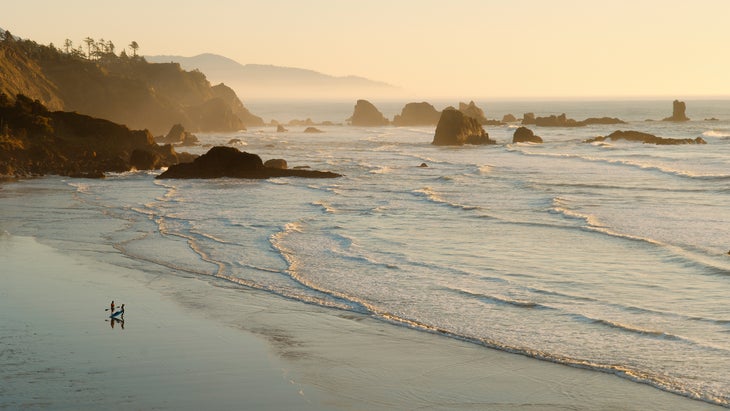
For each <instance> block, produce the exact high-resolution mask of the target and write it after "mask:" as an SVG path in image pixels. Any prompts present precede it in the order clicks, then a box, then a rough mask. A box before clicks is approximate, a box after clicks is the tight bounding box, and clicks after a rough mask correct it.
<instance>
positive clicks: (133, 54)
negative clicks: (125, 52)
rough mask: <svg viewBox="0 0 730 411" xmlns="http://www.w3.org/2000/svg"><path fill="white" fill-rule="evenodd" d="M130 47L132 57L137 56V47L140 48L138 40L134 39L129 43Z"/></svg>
mask: <svg viewBox="0 0 730 411" xmlns="http://www.w3.org/2000/svg"><path fill="white" fill-rule="evenodd" d="M129 47H130V48H131V49H132V57H137V49H138V48H139V44H137V42H136V41H132V42H131V43H129Z"/></svg>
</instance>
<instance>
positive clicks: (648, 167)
mask: <svg viewBox="0 0 730 411" xmlns="http://www.w3.org/2000/svg"><path fill="white" fill-rule="evenodd" d="M508 151H510V152H513V153H518V154H522V155H525V156H539V157H552V158H566V159H574V160H579V161H586V162H591V163H604V164H609V165H616V166H625V167H631V168H634V169H639V170H645V171H655V172H659V173H662V174H666V175H670V176H674V177H681V178H687V179H692V180H704V181H724V180H730V174H701V173H695V172H692V171H688V170H680V169H675V168H671V167H667V166H665V165H659V164H649V163H640V162H636V161H631V160H617V159H609V158H601V157H593V156H585V155H579V154H568V153H535V152H529V151H525V150H519V149H516V148H514V149H510V150H508Z"/></svg>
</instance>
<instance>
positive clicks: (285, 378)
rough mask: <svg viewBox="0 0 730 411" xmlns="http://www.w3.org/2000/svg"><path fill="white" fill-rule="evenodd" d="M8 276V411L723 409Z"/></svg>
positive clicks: (369, 339) (131, 283)
mask: <svg viewBox="0 0 730 411" xmlns="http://www.w3.org/2000/svg"><path fill="white" fill-rule="evenodd" d="M0 265H2V266H3V267H5V268H6V269H7V272H6V273H5V274H3V275H2V277H0V281H1V282H2V287H0V319H2V321H0V340H1V341H3V342H4V343H7V344H4V345H5V346H6V347H7V348H5V351H4V353H3V354H2V356H0V365H2V366H1V367H0V379H2V380H3V384H2V388H0V409H3V408H16V407H18V408H20V407H25V408H30V409H34V408H40V409H44V408H53V409H72V408H73V409H95V408H101V407H106V408H110V409H115V408H128V407H129V406H132V407H133V408H142V409H144V408H158V409H197V408H200V407H203V408H209V409H210V408H213V409H230V408H234V409H235V408H251V407H253V408H256V409H272V410H274V409H304V410H306V409H312V410H315V409H316V410H326V409H333V410H334V409H393V410H399V409H455V408H458V409H480V410H482V409H524V410H528V409H555V410H558V409H624V410H648V409H656V410H663V409H685V410H695V409H696V410H701V409H721V407H718V406H714V405H711V404H708V403H704V402H701V401H698V400H692V399H688V398H685V397H681V396H678V395H675V394H671V393H668V392H664V391H661V390H659V389H656V388H653V387H650V386H648V385H644V384H638V383H635V382H631V381H629V380H627V379H623V378H620V377H618V376H615V375H611V374H606V373H600V372H595V371H589V370H583V369H578V368H573V367H569V366H564V365H560V364H554V363H550V362H546V361H539V360H536V359H532V358H528V357H524V356H521V355H517V354H510V353H506V352H502V351H497V350H494V349H490V348H485V347H483V346H479V345H476V344H473V343H468V342H464V341H460V340H456V339H453V338H448V337H444V336H440V335H436V334H433V333H426V332H422V331H418V330H414V329H410V328H407V327H401V326H395V325H392V324H388V323H385V322H383V321H379V320H376V319H373V318H370V317H368V316H366V315H362V314H357V313H351V312H345V311H339V310H334V309H328V308H323V307H319V306H314V305H309V304H302V303H299V302H295V301H290V300H286V299H284V298H280V297H277V296H274V295H270V294H267V293H265V292H262V291H257V290H251V289H247V288H243V287H241V286H237V285H234V284H230V283H228V282H226V281H224V280H220V279H216V278H213V277H211V278H200V277H195V276H180V275H177V274H175V273H173V272H171V271H172V270H167V271H170V274H171V275H164V274H162V275H160V274H159V273H158V274H155V273H152V272H145V271H141V270H138V269H130V268H123V267H120V266H118V265H112V264H107V263H102V262H99V261H97V260H96V259H91V258H90V257H88V256H84V255H81V254H80V253H78V252H71V253H68V252H61V251H59V250H57V249H55V248H52V247H50V246H47V245H44V244H42V243H41V242H38V241H37V240H36V239H34V238H30V237H15V236H12V235H0ZM3 271H4V272H5V271H6V270H3ZM28 274H33V275H32V276H29V275H28ZM111 299H115V301H116V302H117V305H120V304H121V303H126V319H125V320H126V321H125V323H126V324H125V328H124V329H121V328H120V327H119V326H117V327H115V328H111V327H110V325H111V324H110V323H109V322H108V321H104V322H102V320H105V319H106V318H105V317H106V316H107V315H106V314H104V311H102V310H103V309H104V308H108V305H109V300H111ZM97 311H98V312H97ZM41 388H42V389H41Z"/></svg>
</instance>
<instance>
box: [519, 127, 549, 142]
mask: <svg viewBox="0 0 730 411" xmlns="http://www.w3.org/2000/svg"><path fill="white" fill-rule="evenodd" d="M512 143H542V138H541V137H540V136H536V135H535V133H534V132H533V131H532V130H530V129H529V128H527V127H520V128H518V129H517V130H515V133H514V134H513V135H512Z"/></svg>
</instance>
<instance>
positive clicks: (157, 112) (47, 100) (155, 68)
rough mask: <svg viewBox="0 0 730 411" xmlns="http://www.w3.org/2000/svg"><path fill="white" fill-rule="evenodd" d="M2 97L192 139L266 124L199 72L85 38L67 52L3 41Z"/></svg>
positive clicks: (6, 38)
mask: <svg viewBox="0 0 730 411" xmlns="http://www.w3.org/2000/svg"><path fill="white" fill-rule="evenodd" d="M0 37H2V39H0V73H2V76H1V77H0V92H2V93H5V94H6V95H7V96H15V95H17V94H24V95H26V96H28V97H30V98H31V99H33V100H38V101H39V102H41V103H42V104H43V105H45V106H46V107H48V108H49V109H50V110H65V111H77V112H79V113H83V114H87V115H90V116H93V117H99V118H104V119H108V120H111V121H114V122H116V123H120V124H126V125H128V126H129V127H131V128H139V129H149V130H151V131H152V132H153V133H156V134H160V133H163V132H165V131H167V130H168V129H169V128H170V126H172V125H173V124H177V123H179V124H182V125H183V126H185V128H186V129H188V130H191V131H194V132H205V131H237V130H240V129H243V128H245V127H246V126H260V125H263V120H262V119H261V118H260V117H257V116H254V115H252V114H251V113H250V112H249V111H248V110H247V109H246V108H245V107H244V106H243V104H242V103H241V101H240V100H239V99H238V97H237V96H236V94H235V92H234V91H233V90H231V89H230V88H229V87H227V86H225V85H223V84H220V85H217V86H211V84H210V83H209V82H208V80H207V79H206V77H205V75H204V74H203V73H201V72H200V71H195V70H194V71H185V70H183V69H181V68H180V65H179V64H177V63H148V62H147V61H145V60H144V58H142V57H140V56H137V55H136V50H137V48H139V45H138V44H137V43H136V42H132V44H130V47H132V46H135V47H132V50H133V51H134V54H133V55H132V56H128V55H127V54H126V52H125V51H122V52H121V53H119V55H117V54H116V53H115V47H114V44H113V43H112V42H111V41H108V42H107V41H104V40H99V41H97V40H94V39H91V38H86V39H85V40H84V42H85V47H84V45H80V46H79V47H78V48H73V43H72V42H71V41H70V40H66V43H65V44H64V46H65V47H64V49H59V48H56V47H55V46H54V45H53V44H50V45H48V46H45V45H40V44H37V43H35V42H33V41H30V40H19V39H17V38H15V37H13V36H12V35H10V34H9V33H7V32H6V33H4V34H2V35H0Z"/></svg>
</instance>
